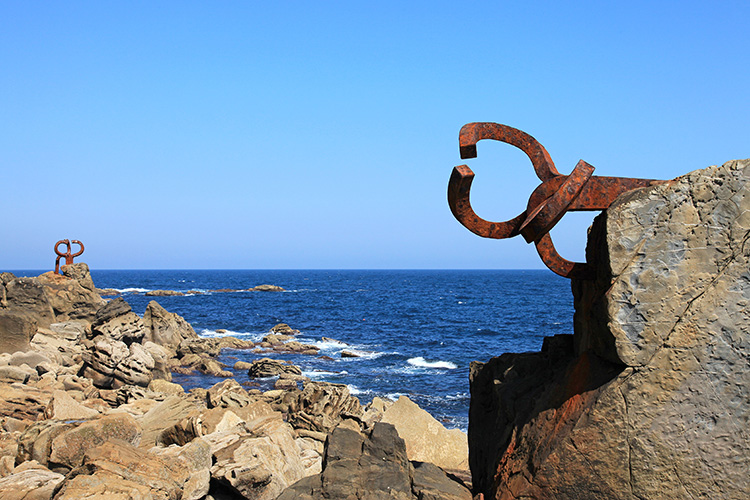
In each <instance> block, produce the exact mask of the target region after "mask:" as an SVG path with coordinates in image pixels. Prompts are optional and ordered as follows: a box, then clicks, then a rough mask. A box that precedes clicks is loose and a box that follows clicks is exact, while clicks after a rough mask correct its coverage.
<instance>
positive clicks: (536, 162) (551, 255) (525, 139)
mask: <svg viewBox="0 0 750 500" xmlns="http://www.w3.org/2000/svg"><path fill="white" fill-rule="evenodd" d="M482 139H494V140H496V141H502V142H505V143H507V144H511V145H513V146H515V147H517V148H519V149H520V150H522V151H523V152H524V153H526V155H527V156H528V157H529V159H530V160H531V163H532V165H533V166H534V171H535V172H536V175H537V177H539V179H540V180H541V181H542V184H541V185H540V186H539V187H537V188H536V189H535V190H534V192H533V193H531V197H530V198H529V203H528V205H527V207H526V210H525V211H524V212H522V213H521V214H520V215H518V216H516V217H515V218H513V219H511V220H508V221H505V222H490V221H487V220H485V219H482V218H481V217H479V216H478V215H477V214H476V213H474V210H473V209H472V208H471V203H470V202H469V191H470V189H471V183H472V181H473V180H474V172H472V171H471V169H470V168H469V167H468V166H466V165H459V166H458V167H455V168H454V169H453V173H452V174H451V178H450V181H449V183H448V204H449V205H450V207H451V212H453V215H454V217H456V219H458V221H459V222H460V223H461V224H463V225H464V226H465V227H466V228H467V229H468V230H469V231H471V232H472V233H475V234H478V235H479V236H482V237H484V238H497V239H501V238H511V237H513V236H516V235H518V234H520V235H522V236H523V237H524V239H525V240H526V242H527V243H531V242H533V243H534V244H535V245H536V249H537V252H538V253H539V256H540V257H541V258H542V261H543V262H544V264H545V265H546V266H547V267H548V268H550V269H551V270H552V271H554V272H555V273H557V274H559V275H560V276H564V277H566V278H575V279H593V278H594V269H593V267H592V266H590V265H589V264H588V263H581V262H571V261H569V260H566V259H564V258H562V257H561V256H560V254H558V253H557V250H555V246H554V245H553V244H552V238H550V235H549V231H550V229H552V228H553V227H554V226H555V224H557V223H558V221H559V220H560V219H561V218H562V216H563V215H565V212H568V211H584V210H604V209H606V208H607V207H609V206H610V205H611V204H612V202H613V201H614V200H615V199H616V198H617V197H618V196H620V195H621V194H622V193H625V192H627V191H630V190H632V189H636V188H640V187H646V186H653V185H655V184H660V183H663V182H666V181H659V180H653V179H632V178H627V177H598V176H593V175H592V174H593V172H594V167H592V166H591V165H589V164H588V163H586V162H585V161H583V160H580V161H579V162H578V164H577V165H576V166H575V168H574V169H573V172H572V173H571V174H570V175H562V174H560V172H558V171H557V169H556V168H555V164H554V163H553V162H552V158H550V155H549V153H547V150H546V149H544V146H542V145H541V144H540V143H539V142H537V140H536V139H534V138H533V137H531V136H530V135H529V134H527V133H525V132H522V131H521V130H518V129H515V128H513V127H509V126H507V125H500V124H498V123H467V124H466V125H464V126H463V127H461V132H460V134H459V138H458V140H459V143H460V153H461V158H462V159H466V158H476V156H477V142H479V141H481V140H482Z"/></svg>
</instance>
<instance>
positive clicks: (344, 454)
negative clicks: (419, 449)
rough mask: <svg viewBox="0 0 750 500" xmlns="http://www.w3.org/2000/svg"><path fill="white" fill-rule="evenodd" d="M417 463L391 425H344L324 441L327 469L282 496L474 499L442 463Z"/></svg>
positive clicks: (294, 499) (290, 499)
mask: <svg viewBox="0 0 750 500" xmlns="http://www.w3.org/2000/svg"><path fill="white" fill-rule="evenodd" d="M416 465H417V466H416V467H414V466H413V465H412V464H411V463H410V462H409V460H408V458H407V457H406V445H405V444H404V441H403V440H402V439H401V438H400V437H398V433H397V432H396V429H395V428H394V427H393V426H392V425H390V424H382V423H377V424H375V426H374V427H373V429H372V431H371V432H370V433H369V434H368V435H365V434H362V433H360V432H357V431H355V430H353V429H350V428H347V427H344V426H340V427H337V428H336V429H335V430H334V431H333V432H332V433H331V434H330V435H329V436H328V440H327V441H326V448H325V459H324V463H323V471H322V472H321V473H320V474H316V475H314V476H310V477H306V478H304V479H302V480H300V481H298V482H296V483H295V484H293V485H292V486H290V487H289V488H287V489H286V490H284V492H283V493H282V494H281V495H280V496H279V497H278V500H318V499H324V498H342V499H344V498H352V499H354V498H363V499H364V498H366V499H372V500H378V499H383V500H386V499H398V500H416V499H420V500H421V499H424V500H429V499H435V500H437V499H443V500H459V499H460V500H470V499H471V493H470V492H469V490H467V489H466V488H464V487H462V486H461V485H459V484H458V483H456V482H454V481H452V480H451V479H449V478H448V477H447V476H446V475H445V473H443V472H442V470H440V469H439V468H438V467H436V466H434V465H430V464H421V463H417V464H416Z"/></svg>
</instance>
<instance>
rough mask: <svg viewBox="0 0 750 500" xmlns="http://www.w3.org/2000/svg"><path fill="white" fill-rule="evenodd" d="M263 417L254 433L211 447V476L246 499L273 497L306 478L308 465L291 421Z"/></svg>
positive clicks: (259, 499)
mask: <svg viewBox="0 0 750 500" xmlns="http://www.w3.org/2000/svg"><path fill="white" fill-rule="evenodd" d="M277 415H278V414H277ZM261 420H262V421H263V425H262V427H255V428H253V429H252V434H246V435H241V436H238V438H237V439H236V440H232V441H230V442H229V444H227V445H225V446H223V445H221V444H218V446H217V445H214V446H212V452H213V460H214V465H213V466H212V467H211V477H212V478H213V479H214V480H216V481H218V482H219V483H221V484H222V485H224V486H225V487H227V488H229V489H231V490H232V491H234V492H236V493H238V494H239V495H243V496H244V497H245V498H253V499H258V500H272V499H275V498H276V497H277V496H278V495H279V494H280V493H281V492H282V491H283V490H284V489H285V488H286V487H287V486H289V485H290V484H292V483H294V482H295V481H297V480H299V479H301V478H302V477H304V474H305V466H304V465H303V463H302V461H301V459H300V453H299V448H298V447H297V443H296V442H295V440H294V439H295V436H294V433H293V430H292V428H291V427H290V426H289V424H287V423H285V422H284V421H283V420H282V419H281V418H280V415H278V416H275V417H266V418H263V419H261ZM210 443H211V442H209V444H210Z"/></svg>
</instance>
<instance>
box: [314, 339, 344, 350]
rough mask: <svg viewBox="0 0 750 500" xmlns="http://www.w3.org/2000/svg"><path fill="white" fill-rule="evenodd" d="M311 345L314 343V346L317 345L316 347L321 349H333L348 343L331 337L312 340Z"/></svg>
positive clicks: (340, 347)
mask: <svg viewBox="0 0 750 500" xmlns="http://www.w3.org/2000/svg"><path fill="white" fill-rule="evenodd" d="M313 345H315V346H316V347H318V349H321V350H327V351H333V350H338V349H342V348H344V347H347V346H348V345H349V344H347V343H345V342H341V341H340V340H333V339H331V340H326V341H323V340H318V341H313Z"/></svg>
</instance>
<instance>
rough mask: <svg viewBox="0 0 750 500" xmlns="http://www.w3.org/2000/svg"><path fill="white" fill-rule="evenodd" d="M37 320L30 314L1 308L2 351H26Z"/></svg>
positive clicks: (0, 336)
mask: <svg viewBox="0 0 750 500" xmlns="http://www.w3.org/2000/svg"><path fill="white" fill-rule="evenodd" d="M36 329H37V321H36V320H35V319H33V318H31V317H29V316H28V315H25V314H21V313H19V312H15V311H6V310H2V309H0V352H16V351H26V350H28V349H29V342H30V341H31V339H32V338H33V337H34V334H35V333H36Z"/></svg>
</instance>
